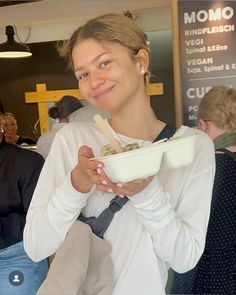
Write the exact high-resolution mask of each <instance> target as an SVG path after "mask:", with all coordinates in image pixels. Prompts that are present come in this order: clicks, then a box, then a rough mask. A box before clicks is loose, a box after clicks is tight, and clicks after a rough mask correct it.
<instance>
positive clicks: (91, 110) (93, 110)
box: [70, 101, 109, 123]
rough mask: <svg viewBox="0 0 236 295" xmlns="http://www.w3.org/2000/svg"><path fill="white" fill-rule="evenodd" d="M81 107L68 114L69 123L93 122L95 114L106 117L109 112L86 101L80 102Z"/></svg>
mask: <svg viewBox="0 0 236 295" xmlns="http://www.w3.org/2000/svg"><path fill="white" fill-rule="evenodd" d="M82 103H83V108H80V109H78V110H77V111H75V112H73V113H72V114H71V115H70V123H72V122H78V121H79V122H93V117H94V115H96V114H99V115H101V116H102V118H104V119H105V118H108V117H109V113H108V112H105V111H103V110H101V109H99V108H98V107H95V106H92V105H91V104H89V103H88V102H87V101H85V102H82Z"/></svg>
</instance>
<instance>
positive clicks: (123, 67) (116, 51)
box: [61, 14, 149, 112]
mask: <svg viewBox="0 0 236 295" xmlns="http://www.w3.org/2000/svg"><path fill="white" fill-rule="evenodd" d="M93 52H94V55H95V54H98V56H97V57H94V56H93V54H92V53H93ZM95 52H96V53H95ZM98 52H99V53H98ZM61 53H62V52H61ZM64 55H67V57H68V58H69V62H70V65H71V66H72V68H73V70H74V73H75V76H76V78H77V80H78V82H79V88H80V91H81V93H82V94H83V96H84V97H85V98H86V100H87V101H88V102H89V103H91V104H92V105H94V106H97V107H100V108H102V109H104V110H106V111H109V112H111V111H113V110H111V107H110V106H109V105H104V104H102V99H96V95H95V97H94V94H93V92H95V90H94V89H95V88H97V87H98V83H100V84H99V85H100V86H101V83H103V84H104V88H106V90H107V88H111V87H112V88H114V86H119V85H121V86H122V87H121V86H120V89H119V88H118V87H115V88H116V89H117V88H118V90H116V91H119V92H120V93H118V94H117V96H118V97H117V99H116V98H114V101H116V102H117V104H118V103H120V101H121V100H122V99H123V100H125V99H126V98H125V96H129V97H134V96H135V95H134V91H136V90H137V88H138V87H139V89H140V88H142V90H143V92H145V91H146V83H147V81H148V67H149V47H148V44H147V37H146V35H145V33H144V32H143V31H142V30H141V29H140V28H139V27H138V25H137V24H136V23H135V22H134V21H133V20H131V19H130V18H128V17H127V16H124V15H118V14H107V15H102V16H99V17H97V18H95V19H92V20H90V21H89V22H87V23H86V24H85V25H84V26H82V27H80V28H78V29H77V30H76V31H75V32H74V33H73V35H72V36H71V38H70V40H69V42H67V46H66V50H65V54H64ZM94 58H95V59H96V60H94ZM88 83H90V85H88ZM96 83H97V84H96ZM91 88H92V89H93V90H91ZM100 88H101V87H100ZM98 95H100V96H102V93H100V92H99V93H98ZM104 95H105V94H104Z"/></svg>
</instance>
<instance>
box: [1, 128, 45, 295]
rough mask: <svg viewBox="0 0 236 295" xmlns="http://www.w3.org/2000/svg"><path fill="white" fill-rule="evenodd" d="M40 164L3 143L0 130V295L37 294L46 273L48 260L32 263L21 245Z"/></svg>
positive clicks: (29, 154)
mask: <svg viewBox="0 0 236 295" xmlns="http://www.w3.org/2000/svg"><path fill="white" fill-rule="evenodd" d="M0 127H1V126H0ZM43 164H44V160H43V158H42V157H41V156H40V155H39V154H37V153H35V152H33V151H28V150H25V149H22V148H21V147H18V146H17V145H14V144H9V143H7V142H5V140H4V135H3V129H2V128H0V196H1V197H0V294H1V295H34V294H36V291H37V290H38V288H39V287H40V285H41V283H42V282H43V280H44V279H45V277H46V274H47V271H48V262H47V259H44V260H42V261H40V262H37V263H36V262H33V261H32V260H31V259H30V258H29V257H28V255H27V254H26V253H25V251H24V247H23V242H22V240H23V229H24V226H25V218H26V212H27V210H28V207H29V204H30V201H31V197H32V195H33V191H34V189H35V186H36V183H37V180H38V177H39V174H40V171H41V168H42V166H43ZM41 242H42V241H41Z"/></svg>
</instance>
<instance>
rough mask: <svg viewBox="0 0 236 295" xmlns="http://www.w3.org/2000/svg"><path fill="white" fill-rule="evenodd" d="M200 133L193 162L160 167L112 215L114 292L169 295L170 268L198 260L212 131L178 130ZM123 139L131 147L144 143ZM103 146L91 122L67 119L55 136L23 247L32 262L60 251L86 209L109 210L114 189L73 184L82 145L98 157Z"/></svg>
mask: <svg viewBox="0 0 236 295" xmlns="http://www.w3.org/2000/svg"><path fill="white" fill-rule="evenodd" d="M107 124H108V123H107ZM111 130H112V129H111ZM112 132H113V133H114V136H117V135H116V134H115V132H114V131H113V130H112ZM196 132H197V133H198V135H197V139H196V143H195V155H194V161H193V162H192V163H191V164H190V165H188V166H183V167H180V168H177V169H172V170H160V171H159V173H158V174H157V175H156V176H155V177H154V178H153V180H152V181H151V183H150V184H149V185H148V186H147V187H146V188H145V189H144V190H143V191H142V192H140V193H138V194H136V195H134V196H133V197H130V201H129V202H127V203H126V205H125V206H124V207H123V208H122V209H121V210H120V211H119V212H117V213H116V214H115V217H114V219H113V221H112V222H111V224H110V226H109V228H108V230H107V232H106V233H105V236H104V238H105V239H106V240H108V241H109V242H110V243H111V245H112V260H113V263H114V274H115V286H114V291H113V293H112V295H130V294H135V295H144V294H148V295H162V294H165V284H166V281H167V270H168V268H169V267H172V268H173V269H174V270H175V271H177V272H186V271H188V270H190V269H192V268H193V267H194V266H195V264H196V263H197V261H198V259H199V258H200V256H201V254H202V252H203V249H204V244H205V236H206V230H207V224H208V218H209V212H210V202H211V194H212V186H213V179H214V172H215V158H214V147H213V144H212V141H211V139H210V138H209V137H208V136H207V135H205V134H204V133H202V132H200V131H198V130H195V129H191V128H188V127H184V126H183V127H182V128H180V130H178V131H177V134H176V135H182V136H185V135H190V134H193V133H196ZM120 137H121V138H122V140H123V141H124V142H125V143H126V144H128V143H132V142H139V143H141V142H142V141H141V140H137V139H134V138H128V137H125V136H122V135H120ZM117 139H118V138H117ZM105 144H107V141H106V139H105V138H104V136H103V135H102V134H101V132H100V131H99V129H98V128H97V126H96V125H95V124H94V123H80V122H78V123H72V124H68V126H65V127H64V128H62V129H61V130H60V131H59V132H58V133H57V134H56V136H55V139H54V142H53V144H52V147H51V150H50V153H49V155H48V158H47V160H46V162H45V164H44V167H43V169H42V172H41V175H40V178H39V181H38V185H37V187H36V190H35V193H34V196H33V199H32V202H31V205H30V208H29V210H28V214H27V220H26V226H25V230H24V245H25V250H26V252H27V254H28V255H29V256H30V257H31V258H32V259H33V260H35V261H39V260H41V259H43V258H45V257H47V256H49V255H51V254H53V253H54V252H55V251H56V250H57V248H58V246H59V245H60V244H61V243H62V242H63V240H64V238H65V235H66V233H67V232H68V230H69V228H70V226H71V225H72V223H73V222H74V221H75V220H76V219H77V217H78V216H79V214H80V212H81V210H82V212H83V214H84V215H85V216H98V215H99V214H100V213H101V212H102V211H103V210H104V209H105V208H106V207H108V205H109V202H110V200H111V199H112V198H113V197H114V194H112V193H102V192H100V191H97V190H95V188H93V189H92V190H91V192H90V193H88V194H82V193H79V192H78V191H77V190H75V189H74V188H73V186H72V184H71V170H72V169H73V167H74V166H75V165H76V163H77V160H78V149H79V147H80V146H81V145H88V146H90V147H91V148H92V149H93V151H94V153H95V156H97V155H99V153H100V149H101V147H102V146H103V145H105ZM145 144H150V142H146V143H145ZM78 234H79V233H78Z"/></svg>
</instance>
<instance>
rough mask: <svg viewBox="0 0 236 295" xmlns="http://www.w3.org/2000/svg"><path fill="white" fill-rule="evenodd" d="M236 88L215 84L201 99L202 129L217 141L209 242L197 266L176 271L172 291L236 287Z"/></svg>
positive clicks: (217, 292) (218, 293)
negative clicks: (187, 269)
mask: <svg viewBox="0 0 236 295" xmlns="http://www.w3.org/2000/svg"><path fill="white" fill-rule="evenodd" d="M235 114H236V89H233V88H228V87H225V86H215V87H213V88H212V89H211V90H210V91H209V92H208V93H207V94H206V95H205V96H204V97H203V98H202V100H201V102H200V105H199V111H198V120H199V124H198V125H199V129H200V130H202V131H204V132H206V133H207V134H208V135H209V136H210V137H211V138H212V140H213V141H214V145H215V149H216V154H215V157H216V175H215V181H214V189H213V195H212V206H211V214H210V220H209V225H208V230H207V238H206V246H205V249H204V252H203V255H202V257H201V259H200V260H199V262H198V264H197V265H196V267H195V268H194V269H193V270H192V271H189V272H187V273H185V274H175V275H174V281H173V286H172V290H171V294H205V295H206V294H209V295H211V294H214V295H222V294H224V295H233V294H235V290H236V279H235V273H236V242H235V241H236V215H235V209H236V185H235V180H236V116H235Z"/></svg>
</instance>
